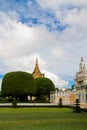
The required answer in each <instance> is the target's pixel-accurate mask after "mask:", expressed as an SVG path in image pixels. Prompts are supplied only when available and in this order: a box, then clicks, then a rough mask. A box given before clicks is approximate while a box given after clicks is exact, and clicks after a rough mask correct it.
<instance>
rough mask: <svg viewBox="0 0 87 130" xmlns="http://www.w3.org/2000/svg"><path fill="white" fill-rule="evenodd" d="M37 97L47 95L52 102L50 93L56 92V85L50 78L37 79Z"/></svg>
mask: <svg viewBox="0 0 87 130" xmlns="http://www.w3.org/2000/svg"><path fill="white" fill-rule="evenodd" d="M35 82H36V96H37V97H40V96H41V95H45V96H47V97H48V99H49V100H50V91H54V90H55V85H54V83H53V82H52V81H51V80H50V79H48V78H36V79H35Z"/></svg>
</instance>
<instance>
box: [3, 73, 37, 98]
mask: <svg viewBox="0 0 87 130" xmlns="http://www.w3.org/2000/svg"><path fill="white" fill-rule="evenodd" d="M1 91H2V95H3V96H12V97H24V96H28V95H30V96H32V95H35V93H36V87H35V82H34V78H33V76H32V74H29V73H27V72H21V71H15V72H9V73H7V74H6V75H5V76H4V78H3V80H2V86H1Z"/></svg>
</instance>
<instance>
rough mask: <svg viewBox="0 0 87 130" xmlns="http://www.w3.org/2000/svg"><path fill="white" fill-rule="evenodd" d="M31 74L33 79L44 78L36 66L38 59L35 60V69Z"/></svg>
mask: <svg viewBox="0 0 87 130" xmlns="http://www.w3.org/2000/svg"><path fill="white" fill-rule="evenodd" d="M32 74H33V77H34V78H44V77H45V75H44V74H42V73H41V72H40V69H39V65H38V58H36V64H35V69H34V71H33V73H32Z"/></svg>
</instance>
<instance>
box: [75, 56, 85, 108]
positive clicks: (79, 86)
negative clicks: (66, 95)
mask: <svg viewBox="0 0 87 130" xmlns="http://www.w3.org/2000/svg"><path fill="white" fill-rule="evenodd" d="M75 81H76V85H75V89H76V97H77V98H78V99H79V101H80V104H81V107H85V108H87V70H86V66H85V63H84V60H83V57H81V61H80V64H79V72H77V73H76V77H75Z"/></svg>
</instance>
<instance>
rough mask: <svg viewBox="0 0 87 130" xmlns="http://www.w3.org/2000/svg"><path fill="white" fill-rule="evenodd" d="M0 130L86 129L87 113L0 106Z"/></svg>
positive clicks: (59, 109)
mask: <svg viewBox="0 0 87 130" xmlns="http://www.w3.org/2000/svg"><path fill="white" fill-rule="evenodd" d="M0 130H87V113H84V112H82V113H73V112H72V109H69V108H16V109H15V108H0Z"/></svg>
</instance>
